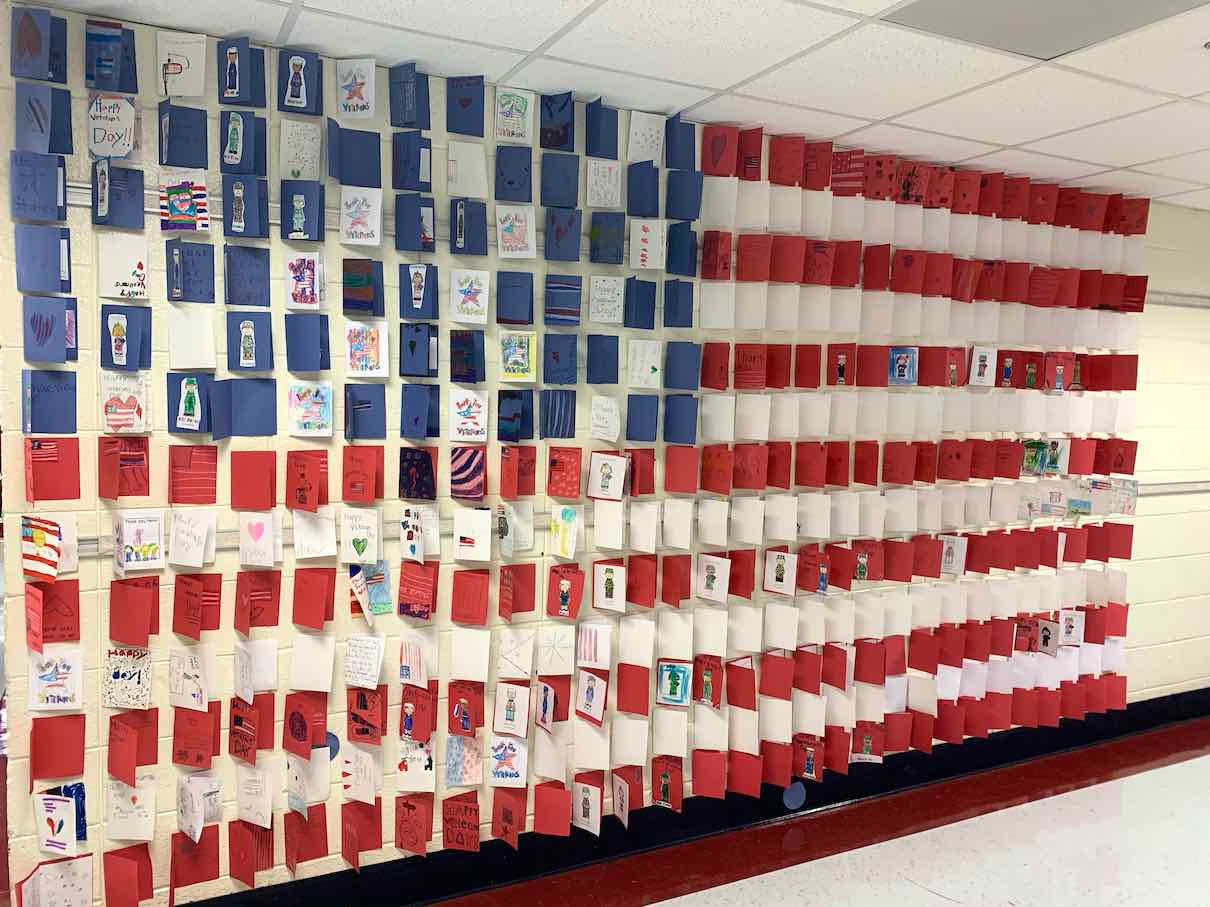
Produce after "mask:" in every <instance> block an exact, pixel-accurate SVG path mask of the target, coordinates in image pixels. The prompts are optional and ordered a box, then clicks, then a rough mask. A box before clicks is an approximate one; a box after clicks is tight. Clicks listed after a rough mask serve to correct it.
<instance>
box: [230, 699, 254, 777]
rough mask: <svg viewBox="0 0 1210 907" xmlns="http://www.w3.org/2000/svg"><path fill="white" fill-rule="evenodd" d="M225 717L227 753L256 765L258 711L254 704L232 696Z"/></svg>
mask: <svg viewBox="0 0 1210 907" xmlns="http://www.w3.org/2000/svg"><path fill="white" fill-rule="evenodd" d="M254 699H255V697H254ZM227 715H228V724H229V730H228V732H227V753H228V754H229V755H231V756H234V757H235V758H236V759H240V760H242V761H244V762H247V763H248V764H249V765H256V751H257V750H258V749H259V748H260V747H259V746H258V744H259V742H260V730H259V724H260V710H259V709H258V708H257V707H256V705H255V703H253V704H252V705H249V704H248V703H246V702H244V701H243V700H242V699H240V698H239V697H238V696H232V697H231V700H230V702H229V703H228V705H227Z"/></svg>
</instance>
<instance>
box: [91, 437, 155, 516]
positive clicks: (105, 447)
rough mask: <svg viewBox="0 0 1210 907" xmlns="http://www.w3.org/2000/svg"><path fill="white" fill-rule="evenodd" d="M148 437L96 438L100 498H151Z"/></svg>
mask: <svg viewBox="0 0 1210 907" xmlns="http://www.w3.org/2000/svg"><path fill="white" fill-rule="evenodd" d="M150 470H151V454H150V452H149V450H148V439H147V438H146V437H133V438H131V437H127V438H122V437H118V438H114V437H108V436H102V437H99V438H97V494H98V495H99V496H100V497H102V498H105V499H106V500H110V501H116V500H117V499H118V498H124V497H146V496H147V495H149V494H151V490H150V485H151V479H150Z"/></svg>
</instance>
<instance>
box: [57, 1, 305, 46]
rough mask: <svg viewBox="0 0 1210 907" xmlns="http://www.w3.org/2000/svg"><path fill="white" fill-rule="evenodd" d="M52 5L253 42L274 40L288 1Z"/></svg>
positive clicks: (62, 2) (85, 2)
mask: <svg viewBox="0 0 1210 907" xmlns="http://www.w3.org/2000/svg"><path fill="white" fill-rule="evenodd" d="M54 5H55V7H57V8H58V9H65V10H70V11H75V12H80V13H86V14H88V15H92V16H104V17H106V18H111V19H116V20H118V21H120V22H143V23H146V24H147V25H156V26H159V27H161V28H171V29H175V30H179V31H193V32H205V33H206V34H208V35H218V36H220V37H226V36H228V35H247V36H248V37H250V38H252V39H253V40H254V41H258V42H264V43H268V42H271V41H276V40H277V34H278V31H279V30H280V29H281V24H282V21H283V20H284V19H285V18H286V13H287V12H289V10H290V4H289V3H266V2H261V0H207V2H206V3H198V4H192V3H182V2H181V0H139V2H137V3H132V2H130V0H57V2H55V4H54Z"/></svg>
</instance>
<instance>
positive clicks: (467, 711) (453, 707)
mask: <svg viewBox="0 0 1210 907" xmlns="http://www.w3.org/2000/svg"><path fill="white" fill-rule="evenodd" d="M448 702H449V706H448V707H447V709H446V718H447V721H446V730H447V731H448V732H449V733H450V734H453V735H454V736H457V737H473V736H475V732H476V731H477V730H479V728H481V727H483V683H482V682H481V681H478V680H451V681H450V682H449V690H448Z"/></svg>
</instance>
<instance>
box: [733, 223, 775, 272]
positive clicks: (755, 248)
mask: <svg viewBox="0 0 1210 907" xmlns="http://www.w3.org/2000/svg"><path fill="white" fill-rule="evenodd" d="M772 255H773V237H772V235H770V234H768V233H741V234H740V237H739V242H738V244H737V248H736V251H735V279H736V280H739V281H747V282H757V283H760V282H765V281H768V280H769V269H770V266H771V264H772Z"/></svg>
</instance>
